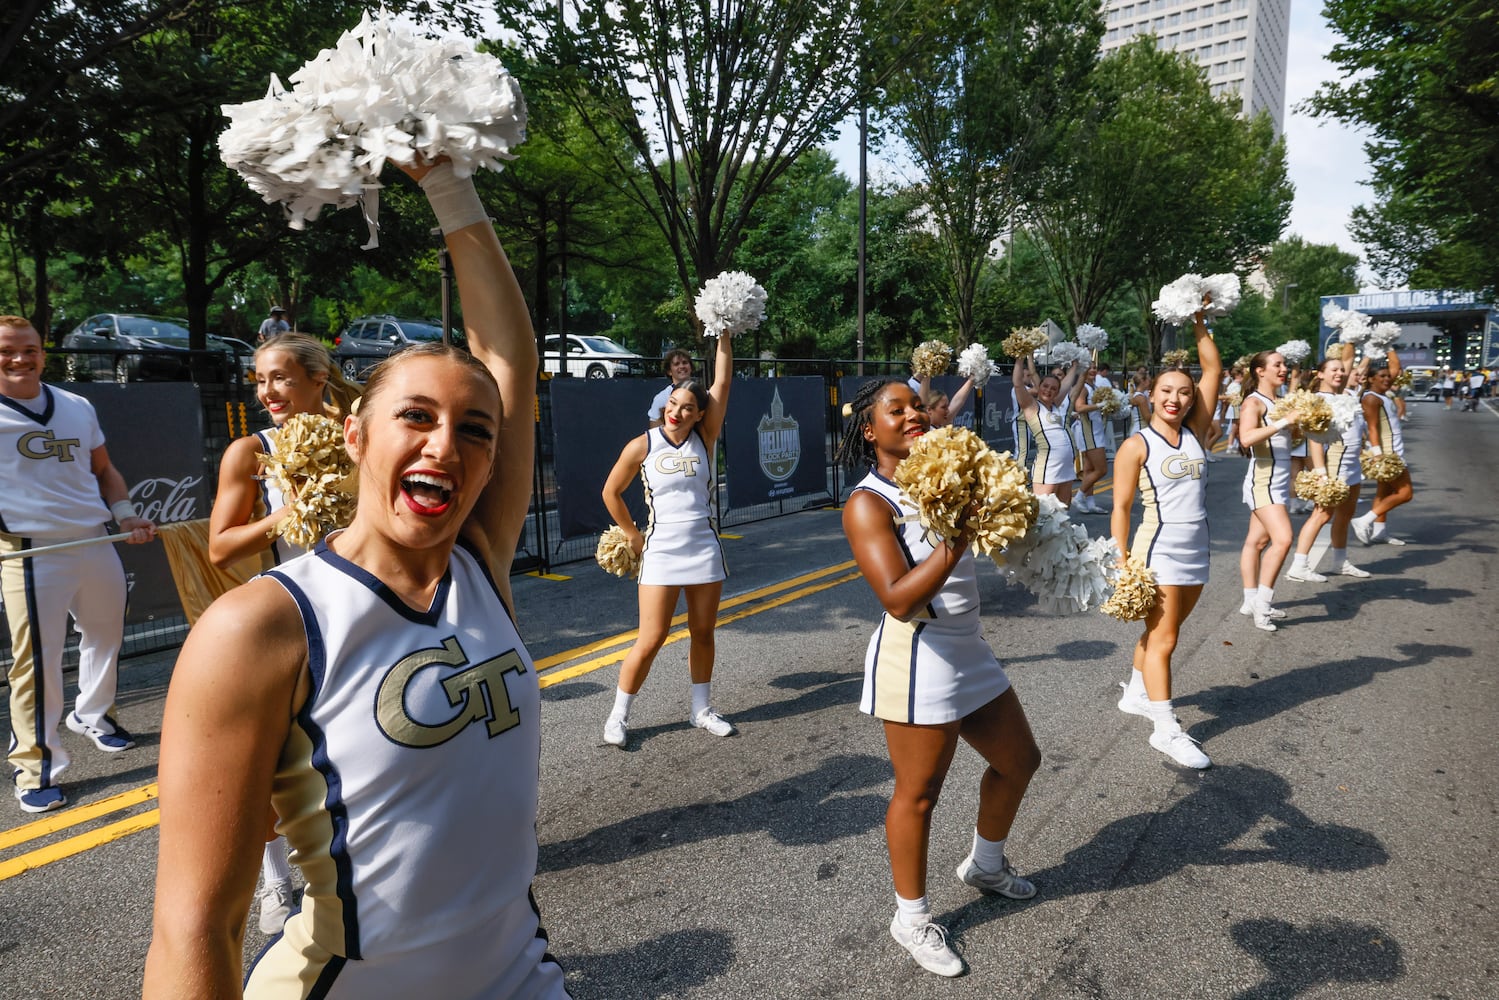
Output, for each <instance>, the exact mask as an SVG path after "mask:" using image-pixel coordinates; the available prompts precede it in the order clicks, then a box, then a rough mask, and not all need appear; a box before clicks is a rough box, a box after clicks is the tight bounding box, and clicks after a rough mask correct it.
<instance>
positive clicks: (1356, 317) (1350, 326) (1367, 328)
mask: <svg viewBox="0 0 1499 1000" xmlns="http://www.w3.org/2000/svg"><path fill="white" fill-rule="evenodd" d="M1342 320H1343V321H1342V323H1341V324H1340V325H1339V326H1338V342H1339V343H1343V344H1362V343H1363V342H1364V341H1366V340H1368V339H1369V335H1370V334H1372V333H1373V332H1374V328H1373V326H1371V325H1370V323H1369V317H1368V316H1365V315H1364V314H1363V313H1361V312H1349V313H1348V314H1347V315H1345V316H1343V317H1342Z"/></svg>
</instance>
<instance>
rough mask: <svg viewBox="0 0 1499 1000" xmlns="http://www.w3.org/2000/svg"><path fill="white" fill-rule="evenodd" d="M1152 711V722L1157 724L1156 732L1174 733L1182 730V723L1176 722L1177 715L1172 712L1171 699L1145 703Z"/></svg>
mask: <svg viewBox="0 0 1499 1000" xmlns="http://www.w3.org/2000/svg"><path fill="white" fill-rule="evenodd" d="M1145 704H1146V707H1147V708H1148V710H1149V711H1150V721H1151V722H1154V723H1155V731H1156V732H1158V733H1174V732H1176V731H1177V730H1178V729H1180V728H1181V723H1179V722H1177V721H1176V713H1175V712H1173V711H1172V710H1171V699H1170V698H1167V699H1166V700H1165V701H1148V702H1146V703H1145Z"/></svg>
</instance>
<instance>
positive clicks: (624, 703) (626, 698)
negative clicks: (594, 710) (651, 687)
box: [609, 688, 635, 719]
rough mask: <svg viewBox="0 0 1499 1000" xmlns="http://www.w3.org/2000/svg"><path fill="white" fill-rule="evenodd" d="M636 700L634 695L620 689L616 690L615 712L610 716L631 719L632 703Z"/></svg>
mask: <svg viewBox="0 0 1499 1000" xmlns="http://www.w3.org/2000/svg"><path fill="white" fill-rule="evenodd" d="M634 700H635V696H634V695H633V694H625V692H624V691H622V690H620V689H619V688H615V689H614V711H612V712H610V713H609V714H610V715H611V716H615V717H617V718H621V719H628V718H629V717H630V703H631V702H632V701H634Z"/></svg>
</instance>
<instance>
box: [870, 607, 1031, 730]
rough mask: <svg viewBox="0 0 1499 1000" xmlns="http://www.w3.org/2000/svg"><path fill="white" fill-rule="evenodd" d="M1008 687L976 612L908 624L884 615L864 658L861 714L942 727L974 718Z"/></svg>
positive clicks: (1005, 677) (919, 620) (1007, 680)
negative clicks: (970, 716)
mask: <svg viewBox="0 0 1499 1000" xmlns="http://www.w3.org/2000/svg"><path fill="white" fill-rule="evenodd" d="M1009 686H1010V679H1009V678H1008V677H1007V676H1005V670H1004V667H1002V666H1001V665H1000V663H999V660H998V659H997V658H996V657H995V656H994V651H993V650H992V649H990V648H989V644H988V643H987V642H985V641H984V635H983V626H982V624H981V622H980V621H979V612H978V609H977V608H975V609H973V610H972V611H965V612H963V613H962V614H958V615H953V616H951V617H944V618H925V619H918V620H916V621H909V622H903V621H901V620H900V619H898V618H894V617H892V616H891V615H889V614H885V615H882V616H881V617H880V624H879V626H878V627H877V628H876V629H875V630H874V635H873V636H872V637H871V638H870V640H869V650H868V652H867V653H865V656H864V693H863V695H862V697H861V698H860V699H859V711H861V712H863V713H865V714H866V715H872V716H874V717H875V718H877V719H884V720H886V721H888V722H907V723H915V724H916V725H922V726H933V725H940V724H941V723H944V722H953V721H955V720H957V719H961V718H964V717H965V716H967V715H970V714H971V713H973V712H975V711H977V710H978V709H980V708H982V707H983V706H985V705H987V704H988V703H989V702H991V701H993V700H994V699H995V698H998V697H999V696H1000V695H1002V694H1004V693H1005V691H1006V690H1007V689H1008V688H1009Z"/></svg>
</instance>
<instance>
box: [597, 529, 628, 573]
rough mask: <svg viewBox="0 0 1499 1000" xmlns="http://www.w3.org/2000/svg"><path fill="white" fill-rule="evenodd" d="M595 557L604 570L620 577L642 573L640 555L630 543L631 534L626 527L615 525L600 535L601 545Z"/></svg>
mask: <svg viewBox="0 0 1499 1000" xmlns="http://www.w3.org/2000/svg"><path fill="white" fill-rule="evenodd" d="M593 558H594V559H596V560H597V561H598V564H599V566H600V567H602V568H603V570H604V572H606V573H612V574H614V575H615V576H619V577H626V576H627V577H630V578H632V579H633V578H634V577H637V576H639V575H640V555H639V553H637V552H636V551H635V549H634V548H633V547H632V546H631V545H630V536H629V535H626V534H625V529H623V528H621V527H620V526H619V525H617V524H616V525H614V526H613V527H611V528H610V529H609V530H608V531H605V532H604V533H603V534H602V535H600V536H599V547H598V548H597V549H595V550H594V553H593Z"/></svg>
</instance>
